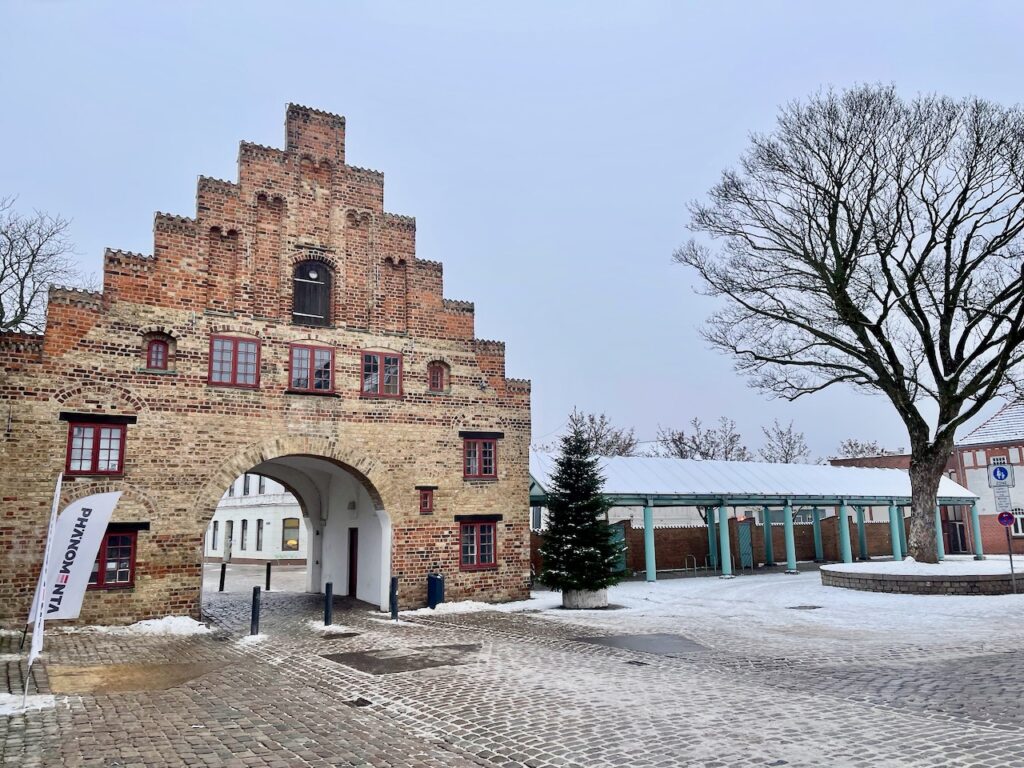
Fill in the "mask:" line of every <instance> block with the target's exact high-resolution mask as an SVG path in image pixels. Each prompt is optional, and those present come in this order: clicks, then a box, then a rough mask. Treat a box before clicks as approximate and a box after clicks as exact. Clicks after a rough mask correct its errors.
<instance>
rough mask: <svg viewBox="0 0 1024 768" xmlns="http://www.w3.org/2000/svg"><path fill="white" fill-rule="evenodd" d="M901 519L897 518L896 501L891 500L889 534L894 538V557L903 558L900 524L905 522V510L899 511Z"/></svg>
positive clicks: (894, 558) (896, 558) (895, 558)
mask: <svg viewBox="0 0 1024 768" xmlns="http://www.w3.org/2000/svg"><path fill="white" fill-rule="evenodd" d="M898 514H899V519H898V520H897V511H896V504H895V502H891V501H890V502H889V536H890V537H891V538H892V559H893V560H902V559H903V549H902V548H901V547H902V545H901V544H900V531H899V529H900V526H901V525H902V524H903V511H902V510H900V511H899V513H898Z"/></svg>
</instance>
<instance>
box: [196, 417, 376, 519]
mask: <svg viewBox="0 0 1024 768" xmlns="http://www.w3.org/2000/svg"><path fill="white" fill-rule="evenodd" d="M285 456H310V457H312V458H317V459H326V460H327V461H330V462H331V463H333V464H336V465H338V466H339V467H340V468H341V469H344V470H345V471H346V472H348V473H350V474H351V475H352V476H353V477H355V478H356V480H358V481H359V483H360V484H361V485H362V486H363V487H364V488H365V489H366V492H367V493H368V494H369V496H370V499H371V500H372V501H373V504H374V508H375V509H378V510H383V509H384V500H383V498H382V497H381V495H380V492H379V491H378V490H377V486H378V485H379V483H375V482H374V477H375V476H376V475H378V474H379V470H378V467H377V464H376V462H373V461H371V460H368V459H367V458H366V457H365V456H361V455H359V454H357V453H356V452H354V451H353V450H352V449H351V448H349V447H348V446H346V445H343V444H342V443H341V442H340V441H339V440H337V439H336V438H326V437H315V436H304V435H289V436H285V437H278V438H275V439H273V440H267V441H264V442H262V443H253V444H251V445H249V446H247V447H246V448H245V449H244V450H242V451H240V452H239V453H236V454H235V455H234V456H232V457H230V458H229V459H227V460H226V461H224V462H223V463H222V464H221V465H220V466H219V467H217V468H216V469H215V470H213V471H212V472H211V473H210V474H209V476H208V477H207V478H206V482H205V483H203V486H202V488H201V489H200V491H199V493H197V494H196V497H195V500H194V502H193V505H192V508H193V510H194V511H195V513H196V519H197V520H206V521H208V520H209V518H210V516H211V515H212V514H213V512H212V510H213V509H215V508H216V506H217V503H218V502H219V501H220V499H221V497H222V496H223V495H224V489H225V488H227V487H228V486H229V485H231V483H233V482H234V481H235V478H237V477H238V476H239V475H241V474H244V473H245V472H248V471H249V470H251V469H252V468H253V467H255V466H256V465H258V464H263V463H264V462H267V461H273V460H274V459H280V458H284V457H285Z"/></svg>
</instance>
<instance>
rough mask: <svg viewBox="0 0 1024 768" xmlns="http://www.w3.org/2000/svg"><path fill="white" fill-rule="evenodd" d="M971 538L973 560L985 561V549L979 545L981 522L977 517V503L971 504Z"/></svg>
mask: <svg viewBox="0 0 1024 768" xmlns="http://www.w3.org/2000/svg"><path fill="white" fill-rule="evenodd" d="M971 538H972V539H974V559H975V560H984V559H985V548H984V547H983V546H982V545H981V520H980V519H979V517H978V502H976V501H975V502H974V503H973V504H971Z"/></svg>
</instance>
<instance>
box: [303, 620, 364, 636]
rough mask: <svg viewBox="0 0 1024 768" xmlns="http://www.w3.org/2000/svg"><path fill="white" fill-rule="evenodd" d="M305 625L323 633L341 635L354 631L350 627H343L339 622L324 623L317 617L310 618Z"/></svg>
mask: <svg viewBox="0 0 1024 768" xmlns="http://www.w3.org/2000/svg"><path fill="white" fill-rule="evenodd" d="M306 626H307V627H309V628H310V629H312V630H313V631H314V632H320V633H321V634H324V635H341V634H345V633H347V632H355V630H354V629H352V628H351V627H345V626H342V625H341V624H331V625H326V624H324V623H323V622H322V621H318V620H317V619H310V620H309V621H307V622H306Z"/></svg>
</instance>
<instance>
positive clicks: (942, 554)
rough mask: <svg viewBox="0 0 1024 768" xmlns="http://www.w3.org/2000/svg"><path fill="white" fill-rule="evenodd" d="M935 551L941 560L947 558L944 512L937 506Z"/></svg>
mask: <svg viewBox="0 0 1024 768" xmlns="http://www.w3.org/2000/svg"><path fill="white" fill-rule="evenodd" d="M935 551H936V553H937V554H938V556H939V560H945V559H946V545H945V544H944V543H943V541H942V512H941V511H940V510H939V508H938V506H936V507H935Z"/></svg>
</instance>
